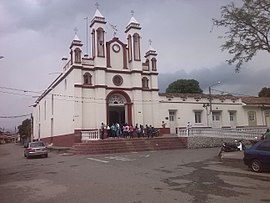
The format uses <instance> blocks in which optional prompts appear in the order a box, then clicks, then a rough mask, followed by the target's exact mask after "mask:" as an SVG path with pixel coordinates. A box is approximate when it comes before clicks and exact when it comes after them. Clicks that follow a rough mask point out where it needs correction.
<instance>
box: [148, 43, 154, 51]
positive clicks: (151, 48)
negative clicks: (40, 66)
mask: <svg viewBox="0 0 270 203" xmlns="http://www.w3.org/2000/svg"><path fill="white" fill-rule="evenodd" d="M148 51H156V50H155V49H154V48H153V47H152V45H151V44H150V45H149V47H148Z"/></svg>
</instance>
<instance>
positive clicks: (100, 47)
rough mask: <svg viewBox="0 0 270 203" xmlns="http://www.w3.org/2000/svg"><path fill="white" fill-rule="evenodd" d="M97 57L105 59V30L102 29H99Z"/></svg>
mask: <svg viewBox="0 0 270 203" xmlns="http://www.w3.org/2000/svg"><path fill="white" fill-rule="evenodd" d="M97 56H101V57H104V56H105V54H104V30H103V29H102V28H98V29H97Z"/></svg>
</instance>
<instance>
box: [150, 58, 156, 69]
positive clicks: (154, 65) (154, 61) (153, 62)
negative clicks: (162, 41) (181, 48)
mask: <svg viewBox="0 0 270 203" xmlns="http://www.w3.org/2000/svg"><path fill="white" fill-rule="evenodd" d="M151 62H152V70H153V71H156V70H157V59H156V58H152V59H151Z"/></svg>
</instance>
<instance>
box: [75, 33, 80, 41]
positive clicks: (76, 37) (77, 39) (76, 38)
mask: <svg viewBox="0 0 270 203" xmlns="http://www.w3.org/2000/svg"><path fill="white" fill-rule="evenodd" d="M73 41H78V42H80V41H81V40H80V39H79V37H78V35H77V34H75V36H74V38H73Z"/></svg>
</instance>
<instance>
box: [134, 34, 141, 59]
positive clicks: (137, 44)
mask: <svg viewBox="0 0 270 203" xmlns="http://www.w3.org/2000/svg"><path fill="white" fill-rule="evenodd" d="M133 46H134V60H135V61H140V60H141V56H140V35H139V34H138V33H135V34H134V35H133Z"/></svg>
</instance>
